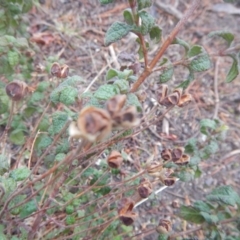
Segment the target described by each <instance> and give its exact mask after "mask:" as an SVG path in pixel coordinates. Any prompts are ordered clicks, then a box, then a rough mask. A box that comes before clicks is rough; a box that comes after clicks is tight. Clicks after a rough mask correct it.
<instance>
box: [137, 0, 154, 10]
mask: <svg viewBox="0 0 240 240" xmlns="http://www.w3.org/2000/svg"><path fill="white" fill-rule="evenodd" d="M151 5H152V0H137V6H138V11H140V10H142V9H143V8H148V7H151Z"/></svg>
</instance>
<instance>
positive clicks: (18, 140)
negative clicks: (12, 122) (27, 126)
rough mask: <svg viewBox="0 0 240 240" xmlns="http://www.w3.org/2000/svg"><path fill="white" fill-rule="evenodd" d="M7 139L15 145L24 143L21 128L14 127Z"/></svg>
mask: <svg viewBox="0 0 240 240" xmlns="http://www.w3.org/2000/svg"><path fill="white" fill-rule="evenodd" d="M9 140H10V141H11V142H12V143H13V144H16V145H23V144H24V143H25V136H24V133H23V130H22V129H15V130H13V131H12V132H11V133H10V135H9Z"/></svg>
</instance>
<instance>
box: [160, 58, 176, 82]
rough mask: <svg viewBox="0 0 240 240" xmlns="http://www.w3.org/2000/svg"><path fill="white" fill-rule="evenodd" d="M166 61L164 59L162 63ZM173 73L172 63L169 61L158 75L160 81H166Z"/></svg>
mask: <svg viewBox="0 0 240 240" xmlns="http://www.w3.org/2000/svg"><path fill="white" fill-rule="evenodd" d="M166 61H169V60H168V59H166ZM166 61H164V63H165V62H166ZM173 73H174V69H173V65H172V63H171V62H170V63H169V64H168V65H167V66H166V67H165V68H164V70H163V71H162V73H161V74H160V76H159V80H160V83H166V82H168V81H169V80H170V79H172V76H173Z"/></svg>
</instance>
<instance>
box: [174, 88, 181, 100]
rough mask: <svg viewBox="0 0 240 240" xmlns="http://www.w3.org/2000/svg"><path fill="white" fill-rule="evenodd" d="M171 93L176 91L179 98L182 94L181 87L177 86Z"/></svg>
mask: <svg viewBox="0 0 240 240" xmlns="http://www.w3.org/2000/svg"><path fill="white" fill-rule="evenodd" d="M173 93H177V94H178V96H179V99H180V98H181V96H182V93H183V89H182V88H177V89H175V90H174V91H173Z"/></svg>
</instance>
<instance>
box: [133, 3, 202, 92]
mask: <svg viewBox="0 0 240 240" xmlns="http://www.w3.org/2000/svg"><path fill="white" fill-rule="evenodd" d="M200 4H201V1H200V0H195V1H194V2H193V4H192V6H191V7H190V8H189V9H188V10H187V12H186V13H185V14H184V16H183V18H182V19H181V20H180V21H179V22H178V24H177V25H176V26H175V28H174V29H173V30H172V32H171V33H170V35H169V36H168V38H167V39H166V40H165V42H164V43H163V44H162V46H161V48H160V50H159V51H158V52H157V54H156V56H155V57H154V58H153V60H152V61H151V63H150V64H149V67H148V68H145V70H144V72H143V73H142V74H141V75H140V77H139V78H138V80H137V81H136V82H135V83H134V84H133V86H132V88H131V90H130V92H136V91H137V89H138V88H139V86H140V85H141V84H142V83H143V82H144V81H145V79H146V78H147V77H148V76H149V75H150V74H151V73H152V70H153V68H154V67H155V65H156V64H157V62H158V61H159V59H160V58H161V57H162V56H163V54H164V53H165V51H166V49H167V48H168V46H169V45H170V44H171V43H172V41H173V40H174V38H175V37H176V36H177V34H178V32H179V31H180V29H181V28H182V27H183V25H184V24H185V23H186V22H187V21H188V19H189V17H191V15H192V14H193V12H194V11H195V10H196V9H197V8H198V7H199V6H200Z"/></svg>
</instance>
